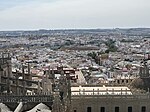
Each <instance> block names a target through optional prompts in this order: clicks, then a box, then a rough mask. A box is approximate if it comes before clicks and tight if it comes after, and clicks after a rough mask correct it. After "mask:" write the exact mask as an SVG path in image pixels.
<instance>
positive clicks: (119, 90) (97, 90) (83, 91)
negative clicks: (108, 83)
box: [71, 86, 132, 95]
mask: <svg viewBox="0 0 150 112" xmlns="http://www.w3.org/2000/svg"><path fill="white" fill-rule="evenodd" d="M71 92H72V95H132V92H131V90H130V89H129V88H128V87H126V86H121V87H120V86H118V87H116V86H115V87H105V86H103V87H82V86H78V87H71Z"/></svg>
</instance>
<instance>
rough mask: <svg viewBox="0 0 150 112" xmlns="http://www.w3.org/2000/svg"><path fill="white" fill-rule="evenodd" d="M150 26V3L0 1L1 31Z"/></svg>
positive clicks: (129, 0) (131, 0)
mask: <svg viewBox="0 0 150 112" xmlns="http://www.w3.org/2000/svg"><path fill="white" fill-rule="evenodd" d="M117 27H126V28H127V27H150V0H0V30H22V29H24V30H30V29H44V28H45V29H68V28H73V29H75V28H117Z"/></svg>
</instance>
